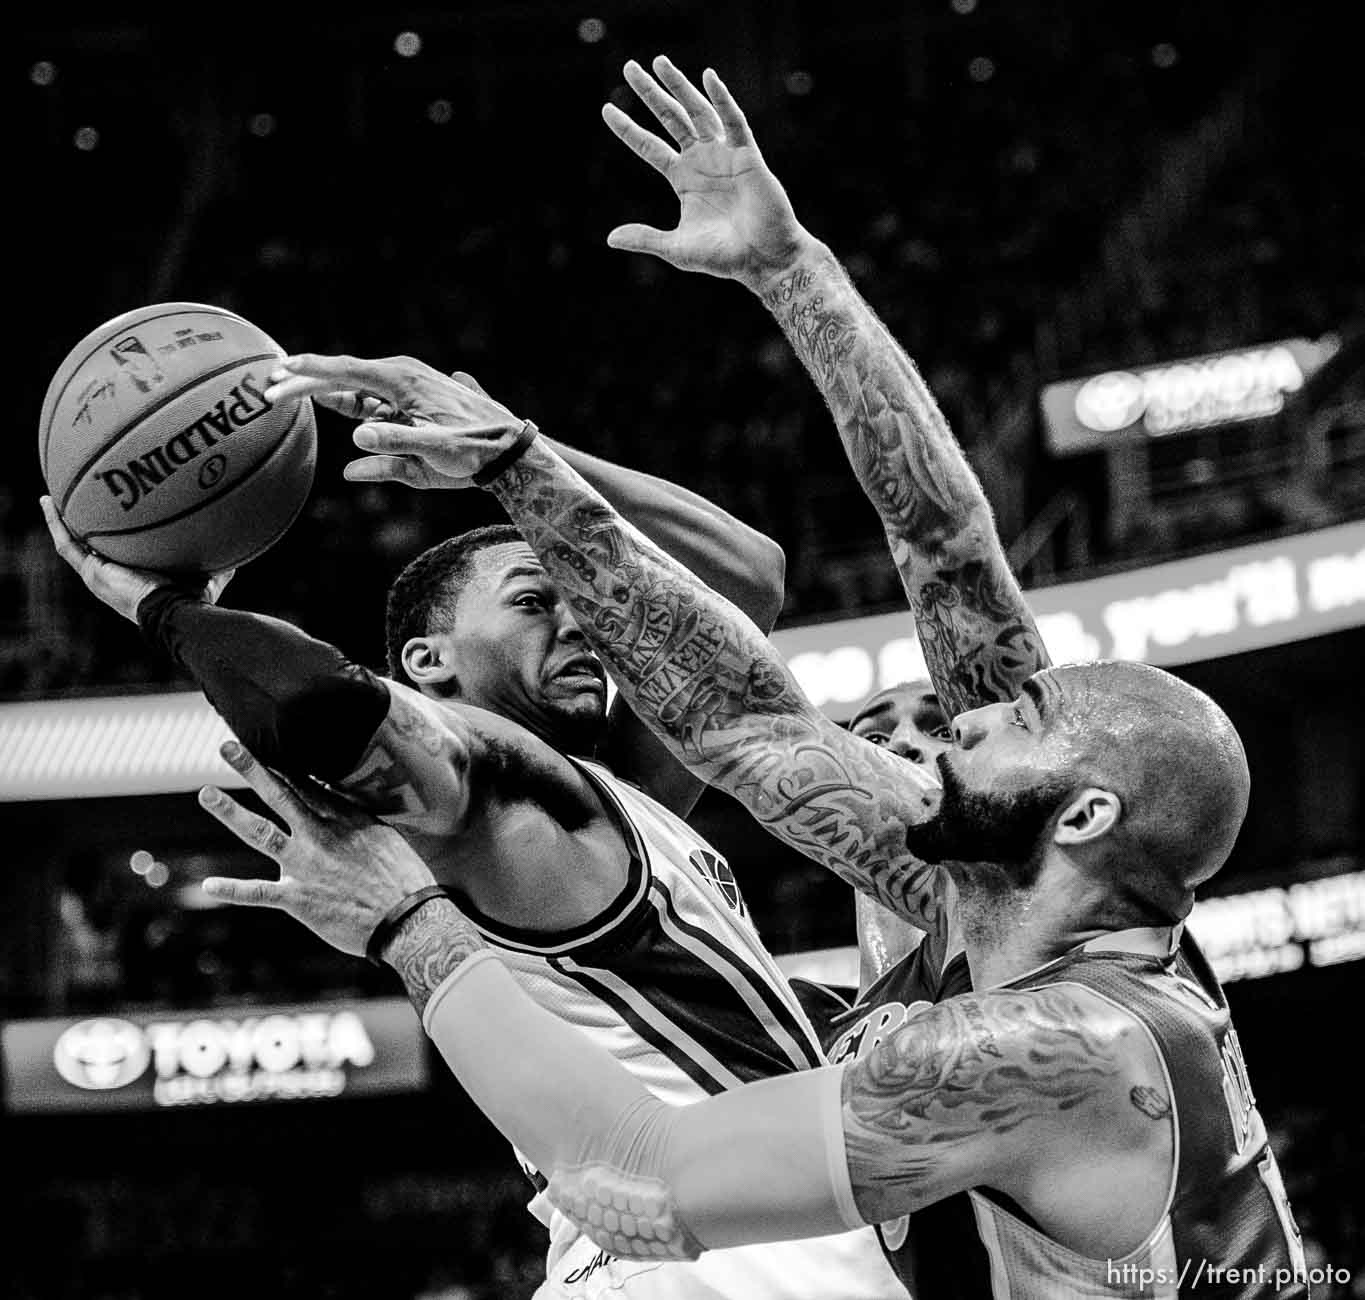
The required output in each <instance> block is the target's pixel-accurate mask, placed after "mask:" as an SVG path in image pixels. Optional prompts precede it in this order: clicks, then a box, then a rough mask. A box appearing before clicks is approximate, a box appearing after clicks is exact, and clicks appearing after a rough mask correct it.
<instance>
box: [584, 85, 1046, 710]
mask: <svg viewBox="0 0 1365 1300" xmlns="http://www.w3.org/2000/svg"><path fill="white" fill-rule="evenodd" d="M654 71H655V73H656V75H657V77H658V80H657V81H656V80H655V78H654V77H651V76H650V75H649V73H648V72H646V71H645V70H644V69H643V68H642V67H640V65H639V64H637V63H634V62H631V63H628V64H627V65H626V68H625V74H626V79H627V81H628V82H629V83H630V85H631V87H632V88H633V89H634V90H635V92H636V94H637V95H638V96H639V97H640V99H641V101H642V102H643V103H644V104H645V105H646V106H647V107H648V108H649V109H650V111H651V112H652V113H653V114H654V116H655V117H656V119H657V120H658V121H659V123H660V124H661V125H662V126H663V128H664V129H665V131H667V132H668V134H669V135H670V136H671V137H672V140H673V145H672V146H670V145H669V144H668V143H666V142H665V141H663V140H661V139H660V138H659V137H658V136H655V135H653V134H651V133H650V132H648V131H645V130H643V129H642V128H640V127H639V126H637V125H636V124H635V123H634V122H633V121H632V120H631V119H630V118H629V117H627V116H626V114H625V113H623V112H621V110H620V109H618V108H616V107H615V106H613V105H608V106H607V107H606V108H604V109H603V117H604V118H605V120H606V122H607V125H608V126H609V127H610V128H611V129H612V131H613V132H614V133H615V134H616V135H617V136H618V137H619V138H620V139H621V140H622V141H623V142H624V143H625V144H626V145H627V146H628V147H629V148H630V149H632V150H633V151H634V152H635V153H636V154H638V155H639V156H640V157H641V158H642V159H644V161H645V162H647V163H648V164H649V165H650V166H651V167H653V168H655V170H657V171H659V172H660V173H661V174H662V175H663V176H664V177H665V178H666V179H667V180H668V182H669V184H670V185H671V186H672V188H673V191H674V193H675V194H676V195H677V196H678V199H679V203H680V207H681V213H680V217H679V221H678V225H677V227H676V228H675V229H674V230H671V231H661V230H655V229H652V228H650V227H646V226H641V225H638V224H630V225H626V226H620V227H618V228H617V229H616V230H613V231H612V232H611V234H610V235H609V236H608V242H609V243H610V244H611V245H612V246H613V247H615V248H621V249H626V250H630V251H635V252H643V253H651V254H653V255H655V256H657V257H660V258H662V259H663V260H664V261H666V262H669V263H670V264H671V265H674V266H678V267H681V268H683V269H685V270H693V271H702V272H705V273H707V274H710V275H716V276H721V277H724V278H727V279H734V280H738V281H739V282H740V283H742V284H744V285H745V286H746V287H748V288H749V289H751V290H752V291H753V292H754V293H756V294H757V295H758V296H759V297H760V298H761V299H762V301H763V303H764V305H765V306H766V307H767V308H768V310H769V311H770V312H771V313H772V314H773V315H774V316H775V317H776V319H777V321H778V323H779V324H780V325H781V327H782V329H783V332H784V333H785V334H786V336H787V338H788V340H789V341H790V342H791V344H792V347H793V348H794V349H795V351H796V353H797V355H798V356H799V357H800V358H801V360H802V362H803V364H804V365H805V367H806V369H807V370H808V371H809V372H810V374H811V377H812V378H813V379H814V380H815V383H816V386H817V387H818V388H819V389H820V392H821V394H822V395H823V396H824V398H825V400H826V402H827V403H828V404H829V408H830V411H831V412H832V413H833V415H834V421H835V424H836V425H837V427H838V429H839V436H840V438H841V440H842V442H843V446H844V450H845V452H846V453H847V454H848V458H849V461H850V462H851V464H852V466H853V471H854V473H855V475H856V476H857V478H858V482H859V483H860V484H861V485H862V488H863V490H864V491H865V492H866V493H867V495H868V498H869V499H870V500H871V502H872V504H873V505H874V506H875V507H876V509H877V513H878V515H879V516H880V517H881V521H882V526H883V528H884V529H885V530H886V536H887V540H888V542H889V543H890V547H891V555H892V559H893V560H894V562H895V564H896V568H897V570H898V571H899V573H900V576H901V581H902V582H903V584H904V586H905V590H906V594H907V595H908V597H909V600H910V608H911V610H912V611H913V613H914V615H915V622H916V627H917V629H918V632H919V637H920V642H921V645H922V646H923V649H924V655H925V660H926V662H927V663H928V666H929V670H930V674H931V675H932V677H933V681H934V687H935V689H936V690H937V692H938V695H939V698H940V700H941V702H942V705H943V709H944V712H945V714H946V715H947V716H948V717H953V716H954V715H955V714H957V713H960V712H963V711H964V710H967V709H972V708H976V707H978V706H979V705H982V704H988V703H992V702H995V701H998V700H1009V699H1014V698H1015V697H1016V695H1017V694H1018V692H1019V689H1020V687H1021V686H1022V685H1023V683H1024V681H1025V680H1026V679H1027V678H1028V677H1030V676H1031V675H1032V674H1033V673H1035V672H1036V671H1037V670H1038V669H1040V668H1044V667H1046V666H1047V663H1048V660H1047V654H1046V651H1045V649H1044V647H1043V644H1042V641H1041V640H1040V639H1039V636H1038V631H1037V628H1036V626H1035V625H1034V621H1033V617H1032V615H1031V614H1030V612H1029V609H1028V606H1027V605H1026V604H1025V603H1024V599H1023V594H1022V593H1021V591H1020V590H1019V585H1018V583H1017V582H1016V581H1015V579H1014V576H1013V574H1011V572H1010V569H1009V565H1008V562H1007V561H1006V558H1005V553H1004V548H1003V547H1002V546H1001V544H1000V539H999V537H998V536H997V534H996V530H995V524H994V520H993V518H992V515H991V509H990V506H989V504H988V502H987V500H986V497H985V494H984V493H983V492H982V490H981V485H980V483H979V482H978V481H977V479H976V476H975V474H973V472H972V470H971V467H970V466H969V465H968V464H967V460H966V458H965V456H964V455H963V453H962V449H961V448H960V447H959V446H958V444H957V442H956V440H955V439H954V438H953V435H952V432H951V431H950V429H949V428H948V424H947V421H946V420H945V419H944V418H943V414H942V412H941V411H940V410H939V408H938V405H937V403H936V402H935V401H934V398H933V395H932V394H931V393H930V392H929V389H928V387H927V386H926V385H925V383H924V381H923V379H922V378H921V377H920V374H919V371H918V370H917V369H916V367H915V365H914V363H913V362H912V361H911V360H910V358H909V357H908V356H907V355H906V353H905V351H904V350H903V349H902V348H901V346H900V345H899V344H898V343H897V342H896V340H895V339H894V338H893V337H892V336H891V334H890V333H889V332H888V331H887V329H886V328H885V326H884V325H883V324H882V323H881V321H880V320H878V318H877V316H876V314H875V313H874V312H873V310H872V308H871V307H869V306H868V304H867V303H866V302H865V301H864V300H863V299H862V297H861V296H860V295H859V294H858V292H857V290H856V289H854V287H853V285H852V283H851V281H850V280H849V278H848V276H847V275H846V274H845V272H844V270H843V268H842V267H841V266H840V265H839V263H838V262H837V261H836V260H835V258H834V255H833V254H832V253H831V252H830V251H829V249H828V248H826V247H825V245H823V244H822V243H820V242H819V241H818V240H817V239H815V238H814V237H813V236H812V235H811V234H810V233H809V232H808V231H806V230H805V229H804V227H802V225H801V224H800V222H799V221H798V220H797V218H796V214H795V212H794V211H793V209H792V206H791V203H790V201H789V200H788V198H787V195H786V192H785V191H784V190H783V188H782V185H781V183H780V182H779V181H778V180H777V178H776V176H774V175H773V173H772V172H771V171H770V170H769V168H768V166H767V163H766V162H765V161H764V159H763V156H762V154H761V153H760V152H759V149H758V145H757V143H756V142H755V140H754V137H753V133H752V131H751V130H750V129H749V125H748V123H747V121H746V120H745V118H744V114H743V112H742V111H741V110H740V108H739V106H738V104H736V103H735V101H734V99H733V97H732V96H731V95H730V93H729V91H728V90H727V89H726V88H725V85H724V83H723V82H722V81H721V80H720V78H719V77H718V76H716V74H715V73H714V72H713V71H711V70H709V69H708V70H707V72H706V74H705V76H704V78H703V85H704V87H705V91H706V93H705V94H703V93H702V91H701V90H699V89H698V88H697V87H695V86H694V85H693V84H692V83H691V82H690V81H689V80H688V79H687V78H686V77H685V76H683V74H682V73H681V72H679V71H678V69H677V68H676V67H674V65H673V64H672V63H671V62H670V61H669V60H668V59H666V58H659V59H656V60H655V61H654Z"/></svg>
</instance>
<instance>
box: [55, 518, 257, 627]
mask: <svg viewBox="0 0 1365 1300" xmlns="http://www.w3.org/2000/svg"><path fill="white" fill-rule="evenodd" d="M38 504H39V505H40V506H41V507H42V511H43V519H44V520H45V521H46V522H47V531H48V533H49V534H50V535H51V537H52V545H53V546H54V547H56V550H57V554H58V555H60V556H61V557H62V559H64V560H65V561H66V562H67V563H68V564H69V565H70V566H71V567H72V568H73V569H74V570H75V571H76V573H77V575H78V576H79V577H80V580H81V581H82V582H83V583H85V585H86V587H87V588H88V589H89V591H90V593H91V595H93V596H95V597H96V598H98V599H99V600H102V601H103V602H104V603H105V604H106V605H108V606H109V608H110V609H112V610H113V611H114V612H115V613H116V614H122V615H123V617H124V618H126V619H127V620H128V621H129V622H130V623H136V622H137V607H138V606H139V605H140V604H141V603H142V601H143V598H144V597H146V596H149V595H150V594H151V593H152V592H154V591H155V590H156V589H157V588H158V587H166V586H170V585H172V584H174V583H177V582H179V581H180V580H179V579H177V578H175V577H172V576H170V575H168V574H164V573H154V572H152V571H151V570H150V569H134V568H130V567H129V566H128V565H126V564H116V563H115V562H114V561H113V560H106V559H105V558H104V557H103V556H102V555H97V554H96V553H95V552H94V551H92V550H91V549H90V548H89V547H88V546H86V545H85V544H84V543H83V542H78V541H77V540H76V539H75V538H74V537H73V536H72V535H71V530H70V529H69V528H67V526H66V525H65V524H64V523H63V522H62V517H61V515H59V514H58V513H57V507H56V506H55V505H54V504H53V501H52V498H51V497H48V496H45V497H40V498H39V501H38ZM236 572H237V570H236V569H227V570H225V571H224V572H222V573H215V574H214V575H213V576H212V577H211V578H209V579H208V581H207V582H205V583H204V586H203V590H202V593H201V594H202V598H203V599H204V600H206V601H207V602H208V603H209V604H210V605H213V604H216V603H217V601H218V597H219V596H221V595H222V594H223V588H224V587H226V586H227V585H228V583H229V582H231V581H232V575H233V574H234V573H236Z"/></svg>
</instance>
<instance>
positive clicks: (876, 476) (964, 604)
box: [761, 241, 1049, 717]
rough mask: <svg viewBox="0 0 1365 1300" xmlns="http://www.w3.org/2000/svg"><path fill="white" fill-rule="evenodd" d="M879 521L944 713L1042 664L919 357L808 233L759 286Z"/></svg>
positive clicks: (1000, 692)
mask: <svg viewBox="0 0 1365 1300" xmlns="http://www.w3.org/2000/svg"><path fill="white" fill-rule="evenodd" d="M761 292H762V297H763V301H764V303H765V305H766V306H767V307H768V309H769V310H770V311H771V312H772V313H773V315H774V316H776V318H777V320H778V321H779V323H780V324H781V325H782V328H783V330H784V332H785V333H786V335H787V338H788V339H789V340H790V342H791V344H792V346H793V348H794V349H795V350H796V353H797V355H798V356H799V357H800V358H801V360H802V361H803V362H804V364H805V366H806V368H807V369H808V370H809V371H810V373H811V375H812V376H813V378H814V379H815V382H816V385H817V386H818V387H819V389H820V391H821V393H822V394H823V395H824V397H825V400H826V402H827V403H828V404H829V408H830V410H831V411H832V412H833V414H834V419H835V423H836V424H837V425H838V428H839V434H840V437H841V438H842V440H843V444H844V450H845V451H846V452H847V453H848V458H849V461H850V462H851V463H852V465H853V470H854V473H855V474H856V476H857V478H858V482H859V483H860V484H861V485H862V488H863V490H864V492H866V493H867V495H868V497H869V499H870V500H871V501H872V504H873V505H874V506H875V507H876V508H877V513H878V514H879V515H880V517H881V521H882V527H883V528H884V529H885V531H886V537H887V541H888V543H889V544H890V547H891V557H892V559H893V561H894V562H895V565H896V568H897V570H898V571H899V573H900V576H901V582H902V583H903V585H904V587H905V591H906V595H907V596H908V598H909V601H910V608H911V611H912V612H913V613H914V616H915V626H916V629H917V631H918V633H919V640H920V646H921V648H922V650H923V651H924V658H925V662H926V663H927V665H928V667H929V673H930V676H931V677H932V679H933V682H934V688H935V690H936V691H937V692H938V696H939V699H940V700H941V701H942V703H943V709H944V712H945V713H946V714H947V716H949V717H954V716H956V715H957V714H958V713H961V712H964V711H966V710H968V709H974V708H977V707H978V706H980V705H982V704H989V703H994V702H996V701H999V700H1011V699H1014V698H1015V697H1016V696H1017V695H1018V693H1019V688H1020V687H1021V686H1022V685H1023V683H1024V682H1025V681H1026V680H1027V679H1028V678H1029V677H1030V676H1032V675H1033V674H1034V673H1035V672H1037V671H1038V670H1039V669H1040V668H1045V667H1047V665H1048V662H1049V661H1048V657H1047V651H1046V649H1045V648H1044V646H1043V643H1042V640H1041V638H1040V637H1039V635H1038V629H1037V626H1036V625H1035V623H1034V620H1033V615H1032V613H1031V612H1030V611H1029V608H1028V606H1027V604H1026V603H1025V601H1024V596H1023V592H1022V591H1021V590H1020V589H1019V584H1018V583H1017V581H1016V580H1015V578H1014V575H1013V574H1012V573H1011V572H1010V569H1009V563H1008V561H1007V560H1006V558H1005V552H1004V547H1003V546H1002V545H1001V542H1000V538H999V536H998V534H997V533H996V529H995V523H994V520H993V518H992V515H991V509H990V505H989V504H988V502H987V500H986V496H985V493H984V492H983V491H982V490H981V485H980V483H979V482H978V481H977V478H976V475H975V474H974V473H973V472H972V470H971V467H970V466H969V465H968V464H967V460H966V457H965V456H964V455H963V453H962V449H961V448H960V447H959V446H958V444H957V442H956V440H955V439H954V438H953V435H952V432H951V431H950V429H949V428H948V424H947V421H946V420H945V419H944V418H943V414H942V412H941V411H940V410H939V408H938V405H937V403H936V402H935V401H934V398H933V395H932V394H931V393H930V392H929V389H928V387H927V386H926V385H925V383H924V381H923V380H922V379H921V378H920V374H919V371H918V370H917V369H916V367H915V364H914V362H912V361H911V360H910V358H909V357H908V356H907V355H906V354H905V352H904V351H903V350H902V349H901V347H900V345H899V344H898V343H897V342H896V340H895V339H894V338H893V337H892V336H891V334H890V333H889V332H888V331H887V329H886V328H885V326H883V325H882V323H881V322H880V321H879V320H878V319H877V317H876V315H875V314H874V312H873V311H872V309H871V307H869V306H868V304H867V303H866V302H864V301H863V299H862V298H861V297H860V296H859V294H858V292H857V290H856V289H854V287H853V285H852V283H851V281H850V280H849V278H848V276H847V274H846V273H845V272H844V270H843V268H842V267H841V266H840V265H839V264H838V263H837V262H836V261H835V259H834V256H833V254H831V253H830V252H829V250H828V249H827V248H825V247H824V246H823V245H820V244H817V243H815V242H814V241H812V242H810V243H809V244H806V245H804V246H803V250H802V253H801V255H800V257H799V258H798V259H797V262H796V264H795V265H794V266H793V267H792V268H791V269H790V270H787V271H785V272H784V273H782V274H779V275H775V276H773V277H772V278H771V279H770V280H768V281H767V283H766V284H765V285H764V286H763V288H762V291H761Z"/></svg>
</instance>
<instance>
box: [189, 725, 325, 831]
mask: <svg viewBox="0 0 1365 1300" xmlns="http://www.w3.org/2000/svg"><path fill="white" fill-rule="evenodd" d="M218 752H219V753H220V754H221V755H222V756H223V761H224V762H226V763H227V765H228V766H229V767H230V768H232V770H233V771H234V772H236V773H237V775H238V776H240V777H244V778H245V780H246V783H247V785H249V786H250V787H251V788H252V789H253V790H255V791H256V793H257V794H258V795H260V796H261V799H262V801H263V802H264V803H265V805H266V807H267V808H270V809H273V810H274V811H275V812H277V813H279V814H280V816H281V817H283V818H284V819H285V821H287V822H289V823H290V825H297V824H298V823H299V822H300V821H303V820H306V819H307V818H308V817H310V816H311V815H312V814H311V813H310V812H309V810H308V809H307V808H305V807H304V805H303V804H302V803H301V802H300V801H299V798H298V796H297V795H296V794H295V793H294V792H293V790H291V789H290V788H289V787H288V786H287V785H285V783H284V782H283V781H281V780H280V779H279V778H278V777H277V776H276V775H275V774H274V773H273V772H271V771H270V770H269V769H268V768H266V767H263V766H262V765H261V764H260V763H258V762H257V761H256V760H255V758H253V757H252V755H251V754H250V753H249V752H248V750H247V749H246V747H245V746H243V745H240V744H238V743H237V741H235V740H225V741H224V742H223V743H222V744H221V745H219V746H218ZM205 790H206V791H212V790H213V787H212V786H206V787H205ZM204 793H205V791H200V803H204V798H203V796H204ZM224 798H225V799H226V798H227V796H226V795H225V796H224ZM227 802H228V803H232V802H233V801H232V800H230V799H228V800H227ZM204 806H205V807H206V808H208V810H209V811H210V812H211V813H213V814H214V816H215V817H217V816H218V808H219V805H217V804H215V803H204ZM234 807H236V808H238V809H239V810H240V811H241V813H242V815H243V816H244V817H253V818H255V820H256V821H258V822H264V823H265V825H264V826H256V827H254V828H253V830H254V831H255V833H257V834H258V835H260V836H263V837H265V838H266V839H267V840H268V842H269V845H270V847H266V845H265V844H264V843H262V844H253V846H254V847H256V848H259V849H260V850H261V852H262V853H266V854H269V855H270V856H271V857H276V856H277V852H278V853H282V852H284V849H285V848H286V847H287V846H288V843H289V837H288V836H287V835H286V834H285V833H284V832H283V831H281V830H280V829H279V827H278V826H276V825H275V823H274V822H272V821H270V819H269V818H265V817H256V815H255V814H254V813H248V812H247V811H246V809H244V808H241V806H240V805H238V804H234ZM218 820H219V821H223V820H224V819H223V818H222V817H218ZM266 827H268V828H270V830H271V831H274V832H275V834H274V835H271V834H270V833H269V831H268V830H267V829H266ZM230 829H233V830H234V833H236V831H235V828H230ZM239 838H243V837H240V836H239Z"/></svg>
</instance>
